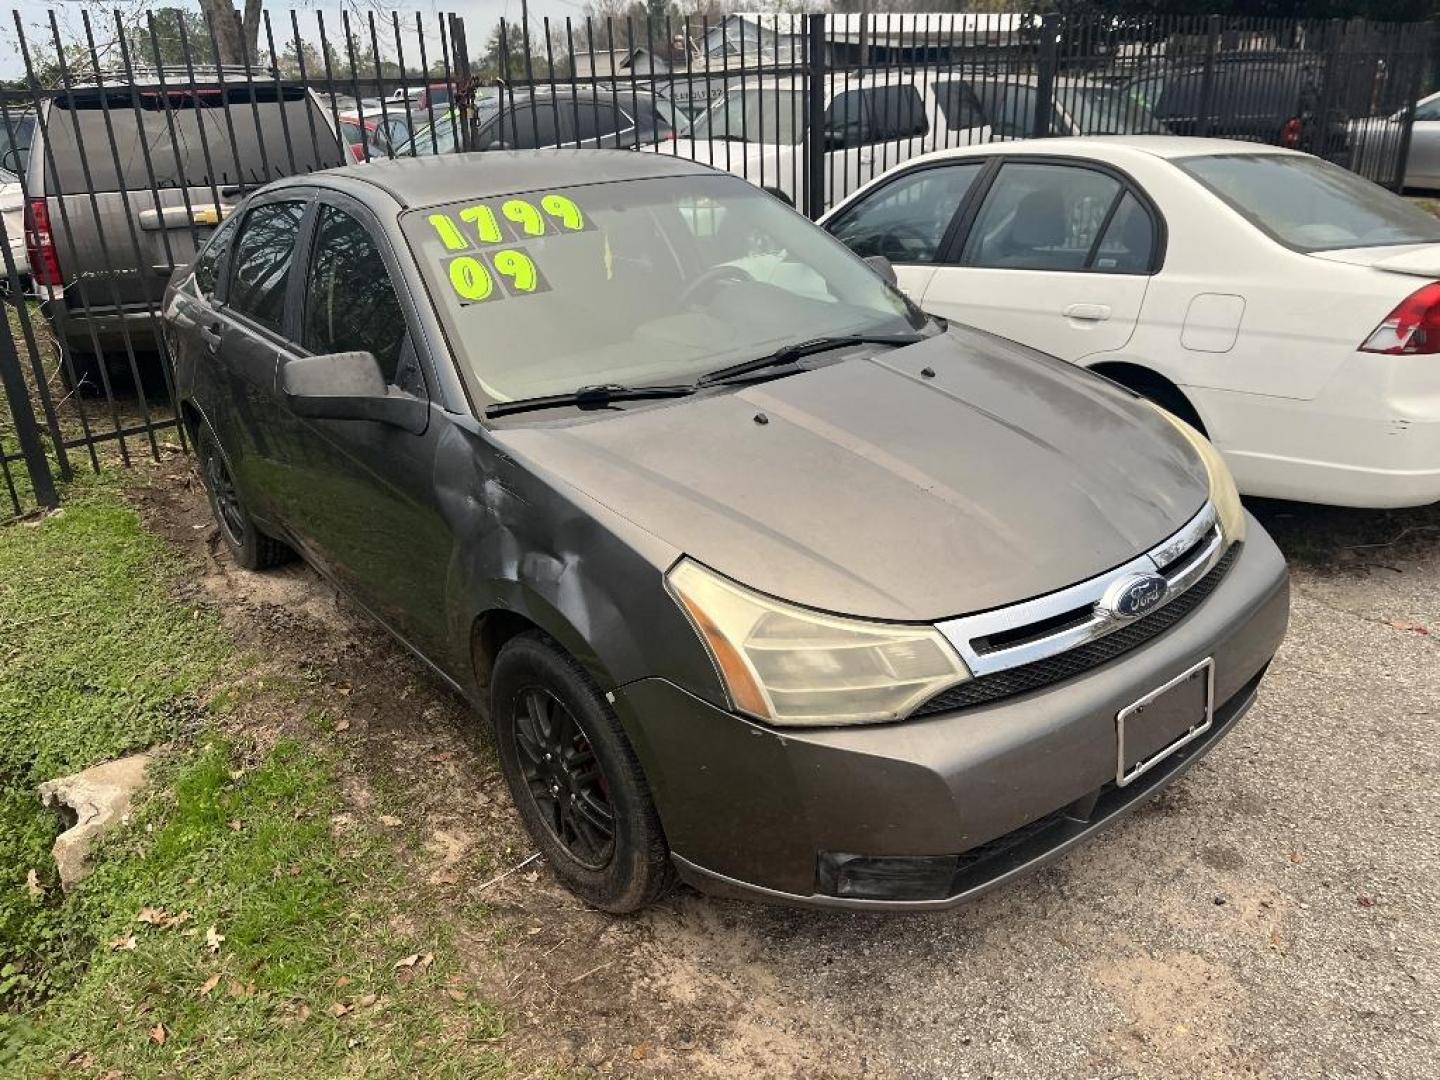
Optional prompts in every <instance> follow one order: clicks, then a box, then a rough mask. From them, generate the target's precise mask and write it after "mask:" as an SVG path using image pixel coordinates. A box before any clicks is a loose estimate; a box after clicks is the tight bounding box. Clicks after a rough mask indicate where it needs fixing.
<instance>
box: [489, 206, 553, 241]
mask: <svg viewBox="0 0 1440 1080" xmlns="http://www.w3.org/2000/svg"><path fill="white" fill-rule="evenodd" d="M500 212H501V213H502V214H504V215H505V216H506V217H507V218H509V219H510V220H511V221H513V222H514V223H515V224H516V225H519V226H520V228H521V229H522V230H523V231H524V233H525V235H526V236H544V235H545V219H544V218H543V217H541V216H540V211H539V210H536V209H535V207H534V206H532V205H530V203H528V202H526V201H525V200H524V199H507V200H506V202H505V204H504V205H503V206H501V207H500Z"/></svg>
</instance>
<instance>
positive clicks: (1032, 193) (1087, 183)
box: [960, 162, 1120, 270]
mask: <svg viewBox="0 0 1440 1080" xmlns="http://www.w3.org/2000/svg"><path fill="white" fill-rule="evenodd" d="M1119 195H1120V182H1119V181H1118V180H1116V179H1115V178H1114V177H1113V176H1110V175H1109V174H1107V173H1103V172H1099V171H1097V170H1095V169H1086V168H1080V167H1077V166H1071V165H1040V164H1032V163H1029V162H1009V163H1007V164H1005V165H1004V166H1002V167H1001V169H1000V172H999V174H998V175H997V176H996V177H995V182H994V184H993V185H992V186H991V188H990V191H989V193H988V194H987V195H986V196H985V202H984V203H983V204H982V205H981V207H980V214H979V216H978V217H977V218H976V219H975V224H974V225H973V226H971V229H970V235H969V237H968V238H967V239H966V242H965V250H964V252H963V253H962V255H961V259H960V261H961V262H962V263H963V264H965V265H967V266H989V267H1003V268H1007V269H1015V270H1084V269H1086V268H1087V266H1088V264H1089V259H1090V252H1091V249H1092V248H1093V247H1094V245H1095V238H1096V236H1097V235H1098V234H1099V232H1100V229H1101V227H1102V226H1103V225H1104V224H1105V220H1106V217H1107V216H1108V215H1109V213H1110V207H1111V205H1112V204H1113V203H1114V202H1115V200H1116V198H1117V197H1118V196H1119Z"/></svg>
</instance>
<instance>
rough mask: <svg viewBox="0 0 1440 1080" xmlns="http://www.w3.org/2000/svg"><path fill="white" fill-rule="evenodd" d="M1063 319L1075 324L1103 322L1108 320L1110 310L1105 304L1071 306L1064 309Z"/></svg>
mask: <svg viewBox="0 0 1440 1080" xmlns="http://www.w3.org/2000/svg"><path fill="white" fill-rule="evenodd" d="M1065 317H1066V318H1067V319H1075V320H1076V321H1077V322H1104V321H1105V320H1106V319H1108V318H1110V308H1109V307H1108V306H1107V305H1105V304H1071V305H1070V306H1069V307H1067V308H1066V309H1065Z"/></svg>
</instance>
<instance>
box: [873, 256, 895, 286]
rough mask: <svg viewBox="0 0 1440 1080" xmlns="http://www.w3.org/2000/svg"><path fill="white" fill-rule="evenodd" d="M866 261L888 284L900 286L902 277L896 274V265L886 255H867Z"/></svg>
mask: <svg viewBox="0 0 1440 1080" xmlns="http://www.w3.org/2000/svg"><path fill="white" fill-rule="evenodd" d="M865 262H866V263H867V264H868V265H869V267H870V269H871V270H874V271H875V273H877V274H879V275H880V276H881V277H882V278H884V279H885V282H886V284H889V285H894V286H896V287H898V286H899V284H900V278H899V277H897V276H896V274H895V267H894V266H892V265H891V263H890V260H889V259H887V258H886V257H885V256H884V255H866V256H865Z"/></svg>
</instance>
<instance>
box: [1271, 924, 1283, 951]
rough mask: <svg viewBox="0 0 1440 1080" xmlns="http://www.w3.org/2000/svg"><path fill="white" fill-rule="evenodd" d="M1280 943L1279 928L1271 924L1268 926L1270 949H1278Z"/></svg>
mask: <svg viewBox="0 0 1440 1080" xmlns="http://www.w3.org/2000/svg"><path fill="white" fill-rule="evenodd" d="M1280 944H1281V941H1280V930H1279V928H1278V927H1274V926H1272V927H1271V928H1270V947H1271V948H1272V949H1278V948H1280Z"/></svg>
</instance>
